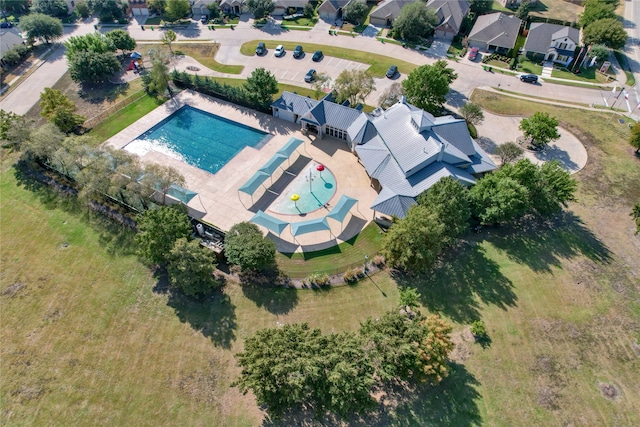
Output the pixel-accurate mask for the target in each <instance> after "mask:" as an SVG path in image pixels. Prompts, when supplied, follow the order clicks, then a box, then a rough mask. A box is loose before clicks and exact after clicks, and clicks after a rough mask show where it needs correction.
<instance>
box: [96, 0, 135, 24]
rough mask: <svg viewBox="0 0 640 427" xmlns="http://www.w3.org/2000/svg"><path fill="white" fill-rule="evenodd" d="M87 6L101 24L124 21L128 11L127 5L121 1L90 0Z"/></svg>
mask: <svg viewBox="0 0 640 427" xmlns="http://www.w3.org/2000/svg"><path fill="white" fill-rule="evenodd" d="M87 4H88V6H89V9H91V11H92V12H93V13H94V14H95V15H98V17H99V18H100V22H105V23H111V22H113V21H118V20H120V19H122V18H123V17H124V16H125V12H126V11H127V4H126V3H125V2H123V1H121V0H88V2H87Z"/></svg>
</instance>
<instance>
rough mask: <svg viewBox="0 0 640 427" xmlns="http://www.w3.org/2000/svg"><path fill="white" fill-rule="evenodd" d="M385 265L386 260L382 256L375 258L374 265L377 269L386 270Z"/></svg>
mask: <svg viewBox="0 0 640 427" xmlns="http://www.w3.org/2000/svg"><path fill="white" fill-rule="evenodd" d="M385 264H386V260H385V259H384V257H383V256H382V255H376V256H374V257H373V265H375V266H376V267H378V268H384V266H385Z"/></svg>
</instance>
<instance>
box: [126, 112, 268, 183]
mask: <svg viewBox="0 0 640 427" xmlns="http://www.w3.org/2000/svg"><path fill="white" fill-rule="evenodd" d="M269 138H271V135H270V134H268V133H265V132H262V131H259V130H256V129H253V128H251V127H249V126H245V125H243V124H241V123H237V122H234V121H231V120H227V119H225V118H222V117H219V116H216V115H215V114H210V113H207V112H205V111H202V110H198V109H197V108H193V107H190V106H184V107H182V108H180V109H179V110H178V111H176V112H175V113H173V114H171V115H170V116H169V117H167V118H166V119H164V120H163V121H161V122H160V123H158V124H157V125H155V126H154V127H152V128H151V129H149V130H148V131H147V132H145V133H143V134H142V135H140V136H139V137H138V138H137V139H135V140H133V141H131V142H130V143H129V144H127V145H126V146H125V147H124V149H125V150H127V151H129V152H131V153H134V154H137V155H139V156H143V155H144V154H146V153H147V152H149V151H151V150H153V151H158V152H160V153H163V154H165V155H167V156H170V157H173V158H175V159H178V160H182V161H183V162H186V163H188V164H190V165H192V166H195V167H197V168H200V169H202V170H205V171H207V172H211V173H216V172H218V171H219V170H220V169H222V168H223V167H224V165H226V164H227V163H228V162H229V160H231V159H232V158H233V157H234V156H235V155H236V154H238V153H239V152H240V151H241V150H242V149H243V148H244V147H247V146H249V147H255V148H259V147H260V146H262V145H263V144H264V143H266V142H267V141H268V140H269Z"/></svg>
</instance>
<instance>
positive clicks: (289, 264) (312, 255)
mask: <svg viewBox="0 0 640 427" xmlns="http://www.w3.org/2000/svg"><path fill="white" fill-rule="evenodd" d="M381 241H382V231H381V229H380V227H378V225H377V224H375V223H371V224H369V225H368V226H367V227H366V228H365V229H364V230H362V232H361V233H360V234H358V235H357V236H354V237H352V238H351V239H349V240H347V241H346V242H344V243H341V244H340V245H338V246H334V247H332V248H329V249H324V250H321V251H317V252H307V253H299V252H298V253H290V254H286V253H285V254H280V253H278V254H277V256H276V261H277V263H278V268H279V269H280V270H282V271H283V272H285V273H286V274H287V275H288V276H289V277H295V278H302V277H307V276H309V275H310V274H312V273H327V274H337V273H342V272H344V271H346V270H348V269H349V268H352V267H354V266H358V265H360V266H361V265H363V264H364V263H365V255H366V256H368V257H369V258H368V259H369V260H372V259H373V257H374V256H375V255H376V254H377V253H378V251H380V247H381Z"/></svg>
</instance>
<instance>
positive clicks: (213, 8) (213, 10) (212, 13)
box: [207, 1, 308, 19]
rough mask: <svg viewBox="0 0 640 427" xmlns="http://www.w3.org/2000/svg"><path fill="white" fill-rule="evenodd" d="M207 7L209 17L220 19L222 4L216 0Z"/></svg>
mask: <svg viewBox="0 0 640 427" xmlns="http://www.w3.org/2000/svg"><path fill="white" fill-rule="evenodd" d="M307 4H308V3H307ZM207 9H208V10H209V17H210V18H211V19H218V18H220V17H221V16H222V10H220V5H219V4H218V3H217V2H215V1H214V2H213V3H211V4H210V5H208V6H207Z"/></svg>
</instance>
